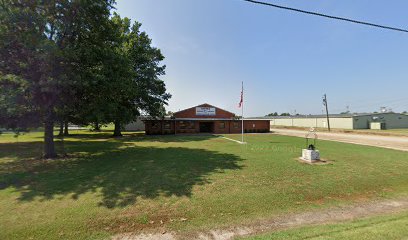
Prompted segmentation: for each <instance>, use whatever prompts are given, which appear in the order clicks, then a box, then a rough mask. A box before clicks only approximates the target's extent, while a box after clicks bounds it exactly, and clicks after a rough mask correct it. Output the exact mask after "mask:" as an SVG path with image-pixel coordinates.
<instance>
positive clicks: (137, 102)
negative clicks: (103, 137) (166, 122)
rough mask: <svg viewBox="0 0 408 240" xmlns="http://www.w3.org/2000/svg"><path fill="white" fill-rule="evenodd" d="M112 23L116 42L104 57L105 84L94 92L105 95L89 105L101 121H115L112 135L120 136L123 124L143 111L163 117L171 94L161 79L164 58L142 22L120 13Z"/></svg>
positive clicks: (103, 81) (103, 75)
mask: <svg viewBox="0 0 408 240" xmlns="http://www.w3.org/2000/svg"><path fill="white" fill-rule="evenodd" d="M112 23H113V26H114V28H113V29H112V31H113V32H114V33H115V36H116V37H115V38H116V41H115V44H114V45H112V46H111V48H109V50H110V51H108V52H107V54H106V56H105V62H104V63H103V66H102V69H103V71H102V72H103V74H102V77H101V79H100V80H101V82H102V84H99V85H98V86H96V87H95V88H94V89H95V90H96V92H94V93H95V95H98V96H103V97H102V98H101V97H97V96H95V97H94V98H93V100H92V101H91V102H92V103H91V104H90V105H89V106H91V110H92V111H93V112H94V113H98V114H93V116H100V119H99V120H98V121H102V122H113V123H114V124H115V129H114V134H113V135H114V136H121V135H122V134H121V128H122V126H123V125H124V124H127V123H129V122H131V121H133V120H134V119H135V118H136V117H137V116H140V115H141V114H142V113H146V114H149V115H150V116H153V117H157V116H164V114H165V109H164V107H163V105H165V104H167V100H168V99H169V98H170V97H171V95H170V94H168V93H166V87H165V84H164V82H163V81H162V80H161V79H160V78H159V77H160V76H161V75H163V74H164V73H165V72H164V69H165V66H164V65H161V64H160V62H161V61H162V60H163V59H164V57H163V55H162V54H161V51H160V50H159V49H157V48H155V47H153V46H152V44H151V39H150V38H149V37H148V35H147V34H146V33H145V32H141V31H140V26H141V24H140V23H138V22H135V23H134V24H131V22H130V19H128V18H123V19H122V18H121V17H120V16H119V15H117V14H115V15H114V16H113V17H112ZM101 86H103V87H102V88H101ZM90 92H92V90H90Z"/></svg>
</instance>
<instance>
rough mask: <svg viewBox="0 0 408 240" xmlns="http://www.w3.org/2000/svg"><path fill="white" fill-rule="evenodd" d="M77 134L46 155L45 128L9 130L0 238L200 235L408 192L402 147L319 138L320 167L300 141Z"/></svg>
mask: <svg viewBox="0 0 408 240" xmlns="http://www.w3.org/2000/svg"><path fill="white" fill-rule="evenodd" d="M71 133H73V135H72V136H70V137H68V138H65V141H64V146H65V151H66V152H67V153H68V157H67V158H65V159H59V160H47V161H44V160H39V158H38V156H40V155H41V150H42V143H41V142H42V134H41V133H35V132H34V133H29V134H26V135H23V136H20V137H18V138H15V137H13V135H12V134H3V135H0V228H1V231H0V239H29V238H33V239H60V238H64V239H101V238H106V237H109V236H112V235H114V234H117V233H122V232H133V231H140V230H146V229H147V230H148V229H155V228H165V229H168V230H179V231H195V230H201V229H209V228H215V227H222V226H228V225H233V224H242V223H251V222H253V221H256V220H259V219H266V218H271V217H274V216H279V215H284V214H286V213H289V212H290V213H294V212H302V211H306V210H308V211H310V210H313V209H320V208H325V207H329V206H333V205H341V204H347V203H350V202H354V201H367V200H369V199H373V198H388V197H389V198H390V197H396V196H401V195H406V194H408V175H407V174H406V173H407V172H408V154H406V153H405V152H399V151H394V150H387V149H380V148H375V147H366V146H358V145H352V144H344V143H336V142H326V141H319V145H318V148H319V149H320V151H321V153H322V157H323V158H326V159H329V160H330V161H331V164H329V165H321V166H311V165H308V164H302V163H299V162H298V161H297V160H296V158H297V157H298V156H299V155H300V151H301V148H302V147H304V144H305V142H304V139H302V138H295V137H287V136H276V135H269V134H264V135H262V134H259V135H248V136H246V141H247V142H248V144H245V145H240V144H237V143H235V142H232V141H228V140H226V139H223V138H220V137H218V136H151V137H148V136H143V135H142V134H137V133H136V134H128V135H126V136H125V137H123V138H120V139H113V138H110V133H104V132H102V133H93V134H91V133H89V132H87V131H76V132H71ZM228 137H230V138H236V139H239V138H240V136H237V135H229V136H228ZM57 147H58V148H59V149H61V147H62V144H61V142H60V141H59V140H57Z"/></svg>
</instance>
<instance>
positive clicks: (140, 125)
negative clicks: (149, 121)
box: [125, 117, 145, 132]
mask: <svg viewBox="0 0 408 240" xmlns="http://www.w3.org/2000/svg"><path fill="white" fill-rule="evenodd" d="M144 130H145V124H144V122H143V121H142V119H141V117H138V118H137V119H136V120H135V121H134V122H131V123H129V124H126V125H125V131H130V132H133V131H144Z"/></svg>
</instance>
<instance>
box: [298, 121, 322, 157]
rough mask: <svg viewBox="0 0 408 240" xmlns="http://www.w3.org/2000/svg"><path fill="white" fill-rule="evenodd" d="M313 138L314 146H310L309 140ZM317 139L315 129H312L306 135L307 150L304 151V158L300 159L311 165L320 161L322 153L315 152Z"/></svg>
mask: <svg viewBox="0 0 408 240" xmlns="http://www.w3.org/2000/svg"><path fill="white" fill-rule="evenodd" d="M311 136H313V138H312V139H313V144H310V145H309V139H311ZM316 139H317V134H316V132H315V129H314V128H313V127H312V128H310V130H309V132H308V133H307V134H306V149H302V157H301V158H300V159H301V160H303V161H305V162H309V163H313V162H318V161H320V152H319V150H315V147H316Z"/></svg>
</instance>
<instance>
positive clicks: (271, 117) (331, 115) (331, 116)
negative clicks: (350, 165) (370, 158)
mask: <svg viewBox="0 0 408 240" xmlns="http://www.w3.org/2000/svg"><path fill="white" fill-rule="evenodd" d="M382 114H397V115H400V113H391V112H388V113H349V114H329V117H330V118H352V117H361V116H375V115H382ZM292 118H326V114H317V115H311V114H310V115H295V116H265V117H253V118H252V119H292Z"/></svg>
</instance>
